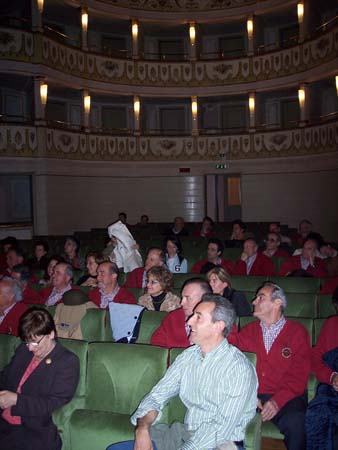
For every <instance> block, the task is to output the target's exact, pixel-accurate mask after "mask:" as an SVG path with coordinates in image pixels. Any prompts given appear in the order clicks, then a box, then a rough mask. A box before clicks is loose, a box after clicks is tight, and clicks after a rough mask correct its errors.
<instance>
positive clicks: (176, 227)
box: [164, 217, 189, 237]
mask: <svg viewBox="0 0 338 450" xmlns="http://www.w3.org/2000/svg"><path fill="white" fill-rule="evenodd" d="M184 225H185V224H184V219H183V217H175V219H174V224H173V226H172V228H169V229H168V230H167V231H166V232H165V233H164V234H165V235H166V236H171V235H172V234H175V235H177V236H179V237H183V236H188V234H189V233H188V231H187V230H186V228H185V227H184Z"/></svg>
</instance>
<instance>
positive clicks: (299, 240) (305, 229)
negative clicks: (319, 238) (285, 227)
mask: <svg viewBox="0 0 338 450" xmlns="http://www.w3.org/2000/svg"><path fill="white" fill-rule="evenodd" d="M311 231H312V223H311V222H310V221H309V220H307V219H303V220H301V221H300V222H299V226H298V232H297V233H296V235H295V238H294V240H295V244H296V247H298V248H302V247H303V245H304V243H305V240H306V239H307V237H308V234H309V233H311Z"/></svg>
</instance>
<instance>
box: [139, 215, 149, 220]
mask: <svg viewBox="0 0 338 450" xmlns="http://www.w3.org/2000/svg"><path fill="white" fill-rule="evenodd" d="M143 217H144V218H145V219H147V221H149V216H148V215H147V214H142V216H141V220H142V219H143Z"/></svg>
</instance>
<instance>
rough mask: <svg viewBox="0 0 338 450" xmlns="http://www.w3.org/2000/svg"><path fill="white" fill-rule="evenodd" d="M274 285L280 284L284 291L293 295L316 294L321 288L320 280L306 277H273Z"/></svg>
mask: <svg viewBox="0 0 338 450" xmlns="http://www.w3.org/2000/svg"><path fill="white" fill-rule="evenodd" d="M271 281H272V282H273V283H276V284H278V286H280V287H281V288H282V289H284V291H286V292H293V293H304V294H307V293H316V292H318V291H319V288H320V280H319V278H305V277H271Z"/></svg>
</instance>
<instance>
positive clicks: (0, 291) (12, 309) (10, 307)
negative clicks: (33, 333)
mask: <svg viewBox="0 0 338 450" xmlns="http://www.w3.org/2000/svg"><path fill="white" fill-rule="evenodd" d="M20 300H21V289H20V287H19V285H18V284H17V283H16V281H14V280H7V279H6V280H2V281H0V333H2V334H12V335H13V336H18V323H19V319H20V317H21V315H22V314H23V313H24V312H25V311H26V309H27V306H26V305H25V304H24V303H22V302H21V301H20Z"/></svg>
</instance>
